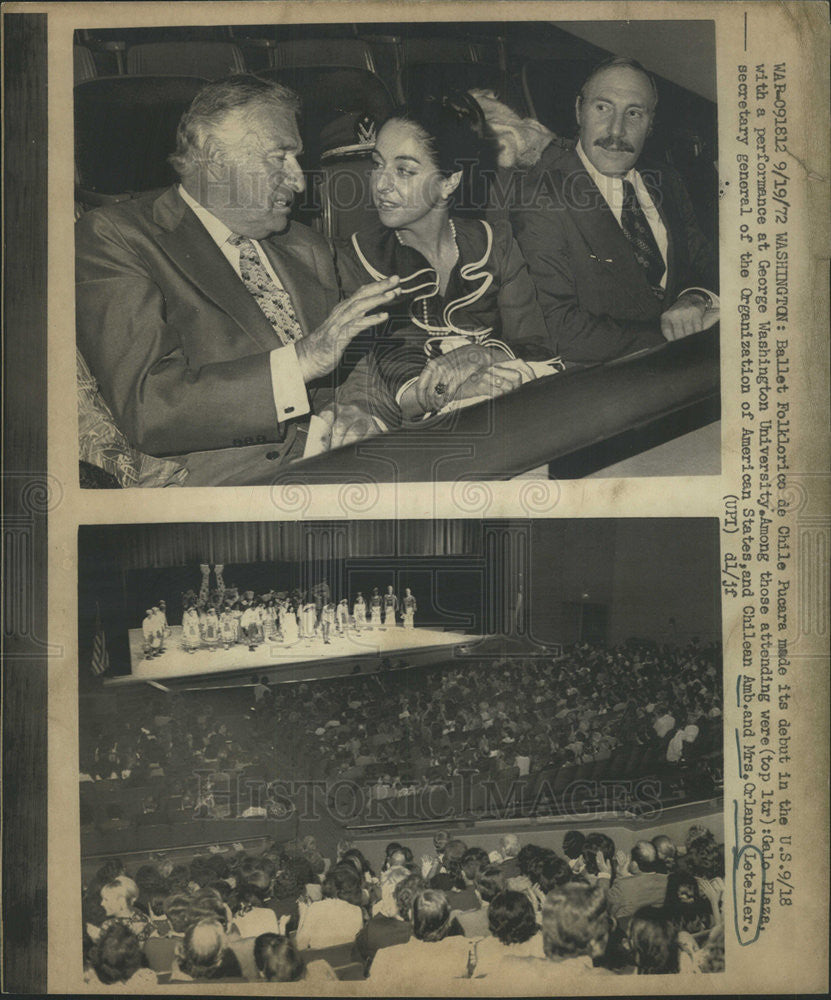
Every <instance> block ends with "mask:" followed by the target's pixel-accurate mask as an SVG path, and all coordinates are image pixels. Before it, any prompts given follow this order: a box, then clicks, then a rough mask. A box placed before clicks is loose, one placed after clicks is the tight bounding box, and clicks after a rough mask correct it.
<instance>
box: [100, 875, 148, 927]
mask: <svg viewBox="0 0 831 1000" xmlns="http://www.w3.org/2000/svg"><path fill="white" fill-rule="evenodd" d="M138 894H139V890H138V886H137V885H136V883H135V882H134V881H133V880H132V879H131V878H127V876H126V875H119V876H118V878H115V879H113V880H112V882H108V883H107V884H106V885H105V886H103V887H102V889H101V905H102V906H103V907H104V912H105V913H106V914H107V916H108V917H123V916H127V915H129V913H130V911H131V910H132V908H133V904H134V903H135V901H136V900H137V899H138Z"/></svg>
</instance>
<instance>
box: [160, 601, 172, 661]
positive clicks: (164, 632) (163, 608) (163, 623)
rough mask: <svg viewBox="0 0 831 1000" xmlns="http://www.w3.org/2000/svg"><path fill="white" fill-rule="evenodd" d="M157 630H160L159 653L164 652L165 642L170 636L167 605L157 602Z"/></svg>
mask: <svg viewBox="0 0 831 1000" xmlns="http://www.w3.org/2000/svg"><path fill="white" fill-rule="evenodd" d="M158 608H159V628H160V629H161V640H162V641H161V647H160V649H161V652H162V653H163V652H164V647H165V642H166V641H167V639H168V638H169V636H170V625H168V623H167V604H166V603H165V602H164V601H159V604H158Z"/></svg>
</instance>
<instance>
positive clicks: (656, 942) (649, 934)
mask: <svg viewBox="0 0 831 1000" xmlns="http://www.w3.org/2000/svg"><path fill="white" fill-rule="evenodd" d="M627 937H628V939H629V947H630V949H631V951H632V958H633V960H634V962H635V965H636V966H637V969H638V975H639V976H644V975H660V974H662V973H669V972H678V935H677V932H676V929H675V927H674V926H673V924H672V922H671V921H670V920H669V919H668V917H667V915H666V914H665V913H663V912H662V911H661V910H659V909H658V908H657V907H655V906H643V907H641V908H640V909H639V910H637V911H636V913H635V915H634V916H633V917H632V919H631V920H630V921H629V929H628V932H627Z"/></svg>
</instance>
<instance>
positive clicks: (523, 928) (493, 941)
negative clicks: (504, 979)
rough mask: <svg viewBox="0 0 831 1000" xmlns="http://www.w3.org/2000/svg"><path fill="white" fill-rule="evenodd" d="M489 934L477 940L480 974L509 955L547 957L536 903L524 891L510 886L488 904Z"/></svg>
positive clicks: (486, 973)
mask: <svg viewBox="0 0 831 1000" xmlns="http://www.w3.org/2000/svg"><path fill="white" fill-rule="evenodd" d="M488 930H489V936H488V937H485V938H483V939H482V940H481V941H478V942H477V943H476V973H475V974H476V975H477V976H480V975H488V974H489V973H492V972H494V971H495V970H496V969H497V968H498V967H499V965H500V963H501V962H502V961H503V959H505V958H509V957H514V958H544V957H545V953H544V952H543V948H542V933H541V932H540V928H539V925H538V924H537V918H536V914H535V912H534V905H533V903H532V902H531V900H530V899H529V898H528V897H527V896H526V894H525V893H524V892H516V891H514V890H512V889H506V890H505V891H504V892H500V893H497V894H496V895H495V896H494V897H493V899H492V900H491V901H490V905H489V907H488Z"/></svg>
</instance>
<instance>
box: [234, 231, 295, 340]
mask: <svg viewBox="0 0 831 1000" xmlns="http://www.w3.org/2000/svg"><path fill="white" fill-rule="evenodd" d="M228 242H229V243H230V244H231V246H235V247H238V248H239V269H240V274H241V275H242V280H243V283H244V285H245V287H246V288H247V289H248V291H249V292H251V294H252V295H253V296H254V299H255V300H256V302H257V305H258V306H259V307H260V309H262V311H263V313H264V314H265V318H266V319H267V320H268V322H269V323H271V325H272V326H273V327H274V332H275V333H276V334H277V336H278V337H279V338H280V340H282V341H283V343H284V344H293V343H294V342H295V341H296V340H301V339H302V337H303V330H302V329H301V327H300V324H299V323H298V322H297V316H296V315H295V312H294V307H293V306H292V304H291V298H290V297H289V294H288V292H287V291H285V289H283V288H279V287H278V286H277V285H275V283H274V281H273V279H272V278H271V276H270V275H269V273H268V271H267V270H266V269H265V266H264V265H263V262H262V261H261V260H260V255H259V254H258V253H257V248H256V247H255V246H254V244H253V243H252V242H251V240H249V239H248V237H247V236H229V237H228Z"/></svg>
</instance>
